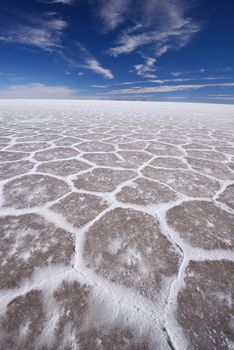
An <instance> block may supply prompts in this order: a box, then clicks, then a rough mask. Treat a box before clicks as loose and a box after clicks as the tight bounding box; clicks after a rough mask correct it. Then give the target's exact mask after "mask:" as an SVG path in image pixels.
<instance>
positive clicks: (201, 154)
mask: <svg viewBox="0 0 234 350" xmlns="http://www.w3.org/2000/svg"><path fill="white" fill-rule="evenodd" d="M186 153H187V155H188V156H189V157H194V158H202V159H208V160H210V159H211V160H217V161H224V160H226V157H225V156H224V155H223V154H222V153H220V152H216V151H197V150H187V151H186Z"/></svg>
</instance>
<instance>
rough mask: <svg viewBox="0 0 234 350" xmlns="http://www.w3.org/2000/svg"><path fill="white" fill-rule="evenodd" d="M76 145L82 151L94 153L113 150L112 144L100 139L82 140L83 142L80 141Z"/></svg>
mask: <svg viewBox="0 0 234 350" xmlns="http://www.w3.org/2000/svg"><path fill="white" fill-rule="evenodd" d="M76 147H77V148H78V149H80V150H81V151H83V152H95V153H96V152H111V151H114V150H115V148H114V146H113V145H110V144H108V143H104V142H100V141H90V142H83V143H80V144H79V145H76Z"/></svg>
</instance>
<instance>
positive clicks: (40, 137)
mask: <svg viewBox="0 0 234 350" xmlns="http://www.w3.org/2000/svg"><path fill="white" fill-rule="evenodd" d="M58 138H59V136H58V135H50V134H49V135H46V134H45V135H34V136H27V137H22V138H20V139H19V141H20V142H35V141H41V142H47V141H54V140H56V139H58Z"/></svg>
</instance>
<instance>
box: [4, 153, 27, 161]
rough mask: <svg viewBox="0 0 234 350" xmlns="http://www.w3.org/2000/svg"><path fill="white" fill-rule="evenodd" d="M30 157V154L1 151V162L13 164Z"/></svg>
mask: <svg viewBox="0 0 234 350" xmlns="http://www.w3.org/2000/svg"><path fill="white" fill-rule="evenodd" d="M27 156H28V153H21V152H9V151H0V162H12V161H14V160H20V159H22V158H25V157H27Z"/></svg>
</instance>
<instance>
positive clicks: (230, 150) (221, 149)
mask: <svg viewBox="0 0 234 350" xmlns="http://www.w3.org/2000/svg"><path fill="white" fill-rule="evenodd" d="M216 149H217V151H219V152H223V153H227V154H233V155H234V147H216Z"/></svg>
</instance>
